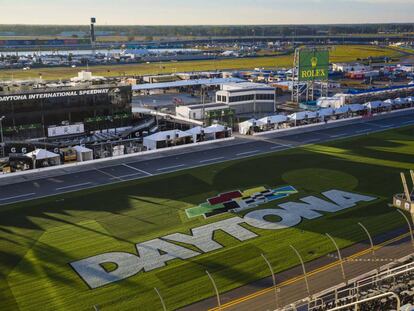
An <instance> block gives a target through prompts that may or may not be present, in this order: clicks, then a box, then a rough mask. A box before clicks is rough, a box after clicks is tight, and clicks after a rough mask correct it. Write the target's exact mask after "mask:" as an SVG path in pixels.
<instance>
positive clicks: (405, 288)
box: [282, 255, 414, 311]
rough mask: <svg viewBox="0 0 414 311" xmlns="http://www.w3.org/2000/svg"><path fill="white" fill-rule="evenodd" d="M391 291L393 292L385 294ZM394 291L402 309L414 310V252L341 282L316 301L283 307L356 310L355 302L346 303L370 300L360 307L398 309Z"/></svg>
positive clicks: (291, 310) (289, 309)
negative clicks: (341, 283)
mask: <svg viewBox="0 0 414 311" xmlns="http://www.w3.org/2000/svg"><path fill="white" fill-rule="evenodd" d="M387 293H389V295H388V296H385V294H387ZM391 293H393V294H395V295H396V296H398V298H399V300H400V306H401V309H400V310H402V311H412V310H414V255H411V256H409V257H407V258H405V259H404V260H402V261H399V262H393V263H391V264H388V265H387V266H384V267H382V268H381V270H380V272H374V271H373V272H372V273H371V275H369V276H364V277H361V278H360V279H355V280H352V281H350V282H348V285H346V286H343V285H342V286H338V287H336V288H332V289H330V290H328V291H324V293H321V294H320V295H315V296H314V297H313V300H312V301H308V302H303V301H302V302H299V303H296V304H292V305H290V306H288V307H285V308H283V309H282V310H283V311H294V310H297V311H325V310H344V311H351V310H352V311H353V310H356V309H355V306H354V305H353V306H348V307H346V306H347V305H349V304H352V303H355V302H357V301H364V300H369V301H366V302H361V303H359V304H358V310H360V311H391V310H397V299H396V297H395V295H394V297H393V296H392V294H391ZM378 296H380V297H378ZM377 297H378V298H377ZM341 307H342V308H341Z"/></svg>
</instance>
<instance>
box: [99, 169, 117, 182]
mask: <svg viewBox="0 0 414 311" xmlns="http://www.w3.org/2000/svg"><path fill="white" fill-rule="evenodd" d="M95 170H96V171H98V172H99V173H101V174H104V175H106V176H109V177H111V179H120V178H119V177H117V176H115V175H112V174H109V173H107V172H104V171H101V170H100V169H97V168H96V169H95Z"/></svg>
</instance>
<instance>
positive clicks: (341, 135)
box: [329, 134, 346, 138]
mask: <svg viewBox="0 0 414 311" xmlns="http://www.w3.org/2000/svg"><path fill="white" fill-rule="evenodd" d="M343 136H346V134H338V135H329V137H331V138H337V137H343Z"/></svg>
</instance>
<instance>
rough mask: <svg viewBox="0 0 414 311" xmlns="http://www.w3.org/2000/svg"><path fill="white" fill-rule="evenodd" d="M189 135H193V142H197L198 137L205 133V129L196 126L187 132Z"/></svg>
mask: <svg viewBox="0 0 414 311" xmlns="http://www.w3.org/2000/svg"><path fill="white" fill-rule="evenodd" d="M185 132H186V133H188V134H191V136H192V137H193V141H194V142H196V141H197V136H198V135H201V134H202V133H203V128H202V127H201V126H195V127H193V128H190V129H189V130H187V131H185Z"/></svg>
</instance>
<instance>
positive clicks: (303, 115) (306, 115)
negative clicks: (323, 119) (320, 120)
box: [288, 111, 318, 121]
mask: <svg viewBox="0 0 414 311" xmlns="http://www.w3.org/2000/svg"><path fill="white" fill-rule="evenodd" d="M288 117H289V119H290V120H295V121H300V120H305V119H315V118H317V117H318V114H317V113H316V112H314V111H300V112H295V113H292V114H291V115H289V116H288Z"/></svg>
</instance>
